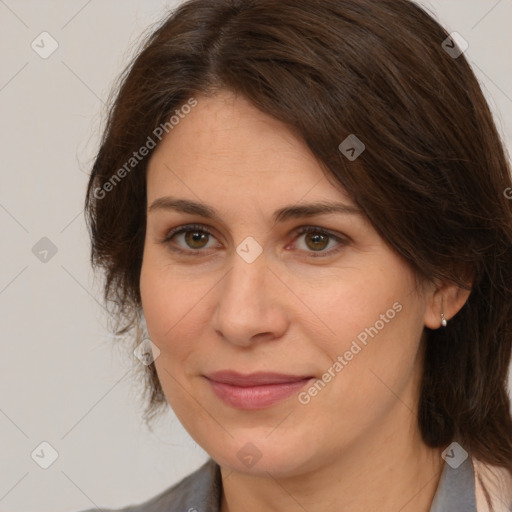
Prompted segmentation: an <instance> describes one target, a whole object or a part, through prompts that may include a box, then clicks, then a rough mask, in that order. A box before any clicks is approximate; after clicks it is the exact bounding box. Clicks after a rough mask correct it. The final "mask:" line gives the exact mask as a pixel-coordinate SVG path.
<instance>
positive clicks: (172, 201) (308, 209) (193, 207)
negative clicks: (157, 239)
mask: <svg viewBox="0 0 512 512" xmlns="http://www.w3.org/2000/svg"><path fill="white" fill-rule="evenodd" d="M156 210H173V211H177V212H181V213H188V214H191V215H199V216H200V217H206V218H209V219H213V220H216V221H218V222H222V221H221V218H220V216H219V215H218V214H217V212H216V211H215V210H214V209H213V208H212V207H211V206H208V205H206V204H204V203H199V202H196V201H191V200H189V199H176V198H173V197H169V196H166V197H159V198H158V199H155V200H154V201H153V202H152V203H151V206H150V207H149V208H148V212H152V211H156ZM329 213H339V214H346V215H362V211H361V210H360V209H359V208H357V207H356V206H352V205H347V204H344V203H333V202H326V201H319V202H315V203H310V204H297V205H289V206H285V207H283V208H280V209H279V210H276V211H275V212H274V215H273V221H274V223H277V222H284V221H286V220H289V219H298V218H305V217H314V216H316V215H325V214H329Z"/></svg>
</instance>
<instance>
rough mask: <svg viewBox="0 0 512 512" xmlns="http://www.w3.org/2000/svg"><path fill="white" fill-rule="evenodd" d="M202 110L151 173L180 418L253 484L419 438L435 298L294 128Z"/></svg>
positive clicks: (156, 296) (164, 339) (156, 158)
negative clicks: (329, 207)
mask: <svg viewBox="0 0 512 512" xmlns="http://www.w3.org/2000/svg"><path fill="white" fill-rule="evenodd" d="M196 99H197V101H198V103H197V106H195V107H194V108H192V109H191V111H190V113H189V114H187V115H184V116H183V118H180V120H179V123H178V124H176V125H175V126H174V128H173V129H172V131H170V132H169V134H168V135H167V136H166V137H165V138H164V139H163V140H162V142H161V143H160V145H159V147H158V148H157V149H156V150H155V153H154V154H153V156H152V157H151V161H150V163H149V167H148V175H147V199H148V216H147V230H146V239H145V247H144V260H143V264H142V272H141V280H140V285H141V294H142V303H143V309H144V314H145V318H146V322H147V327H148V332H149V335H150V338H151V340H152V341H153V343H154V344H155V345H156V346H157V347H158V348H159V349H160V355H159V357H158V358H157V359H156V361H155V364H156V369H157V372H158V377H159V379H160V382H161V384H162V387H163V390H164V392H165V395H166V397H167V399H168V401H169V403H170V405H171V406H172V408H173V410H174V411H175V413H176V415H177V417H178V418H179V420H180V421H181V422H182V424H183V425H184V427H185V428H186V429H187V431H188V432H189V433H190V435H191V436H192V437H193V438H194V439H195V441H196V442H197V443H198V444H199V445H201V446H202V447H203V448H204V450H206V451H207V452H208V453H209V454H210V455H211V456H212V457H213V458H214V459H215V460H216V461H217V462H218V463H219V464H221V465H222V466H224V467H228V468H232V469H234V470H236V471H242V472H246V473H253V474H260V473H261V474H263V472H265V471H269V472H271V473H272V474H273V475H281V476H285V475H292V474H294V473H296V472H304V471H307V470H313V469H315V468H317V467H319V466H321V465H322V464H325V463H326V462H328V461H330V460H333V458H336V457H340V456H342V455H344V454H348V453H349V452H350V451H353V450H354V449H364V447H367V448H368V447H369V446H371V444H369V443H368V441H369V440H375V439H380V440H382V442H392V441H393V439H394V438H397V439H400V437H401V436H404V435H407V436H410V435H411V432H414V431H415V429H417V427H416V424H417V420H416V416H415V414H411V411H414V407H415V404H416V402H417V394H418V382H419V377H420V374H421V357H420V350H419V347H420V338H421V335H422V332H423V327H424V325H425V318H426V316H427V315H428V310H429V308H430V306H429V301H428V299H427V293H430V292H427V291H426V289H427V288H426V287H425V288H423V287H421V288H419V287H418V286H417V285H416V281H415V279H414V276H413V273H412V271H411V269H410V268H409V266H408V265H407V264H406V263H405V262H404V260H403V259H401V258H400V257H399V256H398V255H397V254H396V253H394V252H392V250H391V249H390V248H389V246H387V245H386V244H385V243H384V241H383V239H382V238H381V237H380V236H379V235H378V234H377V232H376V231H375V229H374V228H373V227H372V225H371V224H370V223H369V222H368V221H367V220H366V218H365V217H364V216H362V215H361V214H360V213H358V210H357V208H356V206H355V204H354V203H353V202H351V201H350V199H349V198H348V196H347V195H346V194H345V193H344V192H343V190H342V189H341V188H340V187H335V186H334V185H333V183H332V180H331V181H328V179H327V178H326V176H325V175H324V173H323V172H322V170H321V168H320V166H319V165H318V163H317V161H316V160H315V158H314V157H313V156H312V154H311V153H310V151H309V150H308V149H307V147H306V146H305V145H304V143H303V142H301V140H299V139H298V138H297V137H296V136H294V135H293V134H292V132H291V131H289V130H288V129H287V127H286V126H285V125H284V124H282V123H280V122H278V121H276V120H275V119H273V118H271V117H269V116H267V115H266V114H263V113H261V112H260V111H259V110H257V109H255V108H254V107H253V106H251V104H250V103H249V102H247V101H246V100H245V99H244V98H242V97H236V96H234V95H231V94H230V93H227V92H223V93H220V94H218V95H216V96H215V97H211V98H206V97H202V96H197V97H196ZM192 203H194V204H197V206H195V207H192ZM318 203H322V204H326V203H329V204H337V205H341V207H340V209H339V210H338V211H331V212H330V213H329V212H328V213H325V212H324V213H321V212H317V207H316V206H313V205H318ZM173 205H174V206H173ZM179 206H181V207H179ZM314 212H317V213H315V214H314V215H310V213H314ZM190 224H193V225H195V226H192V227H190V226H189V225H190ZM186 226H189V227H188V228H187V229H188V231H184V232H180V233H177V234H175V235H174V236H172V234H171V233H170V232H171V230H173V229H176V228H181V227H186ZM308 226H310V227H311V228H312V229H311V232H309V233H303V232H302V230H303V229H304V228H305V227H308ZM208 233H209V234H208ZM222 371H230V372H236V373H237V374H240V375H233V374H226V375H221V374H220V375H217V376H215V375H214V373H216V372H222ZM261 372H264V373H265V374H269V373H270V374H279V375H278V376H276V375H265V374H262V375H259V376H258V375H250V374H256V373H261ZM244 377H248V378H244ZM368 450H369V448H368ZM367 455H369V454H368V453H367Z"/></svg>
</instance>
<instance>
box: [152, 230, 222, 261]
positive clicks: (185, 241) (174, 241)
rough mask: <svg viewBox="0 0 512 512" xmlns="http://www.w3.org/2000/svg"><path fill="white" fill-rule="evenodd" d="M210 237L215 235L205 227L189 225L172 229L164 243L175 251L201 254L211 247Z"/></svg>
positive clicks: (195, 254)
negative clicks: (209, 244)
mask: <svg viewBox="0 0 512 512" xmlns="http://www.w3.org/2000/svg"><path fill="white" fill-rule="evenodd" d="M210 239H214V237H213V235H212V233H210V231H208V230H207V229H206V228H205V227H203V226H200V225H187V226H180V227H178V228H175V229H172V230H171V231H170V232H169V233H168V235H167V236H166V237H165V239H164V240H162V243H163V244H165V245H167V246H169V248H170V249H171V250H173V251H176V252H182V253H188V254H191V255H194V256H201V255H203V254H205V253H206V251H204V250H203V249H206V248H210V247H211V246H210V247H209V246H208V243H209V242H210Z"/></svg>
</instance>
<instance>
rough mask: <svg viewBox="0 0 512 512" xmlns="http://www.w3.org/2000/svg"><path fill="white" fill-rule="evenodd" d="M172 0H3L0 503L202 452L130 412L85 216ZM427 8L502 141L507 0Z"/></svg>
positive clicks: (177, 474) (107, 484)
mask: <svg viewBox="0 0 512 512" xmlns="http://www.w3.org/2000/svg"><path fill="white" fill-rule="evenodd" d="M173 5H175V2H170V1H168V2H165V1H163V0H162V1H156V0H153V1H148V0H146V1H142V0H122V1H121V0H107V1H105V0H103V1H100V0H89V1H86V0H68V1H64V0H59V1H57V0H53V1H40V0H39V1H38V0H26V1H21V0H0V20H1V30H0V48H1V50H0V51H1V55H2V66H1V69H0V109H1V110H0V111H1V118H0V119H1V122H0V137H1V138H0V140H1V141H2V152H1V154H2V168H1V169H2V171H1V177H2V186H1V196H0V225H1V228H2V233H3V243H2V251H1V252H0V269H1V270H0V311H1V313H2V316H1V318H2V323H1V326H2V327H1V328H2V357H1V367H0V375H1V379H2V386H1V395H0V412H1V414H0V427H1V432H2V441H3V442H2V451H1V454H0V460H1V461H2V467H1V474H0V511H10V512H21V511H34V510H37V511H39V512H59V511H66V512H72V511H77V510H81V509H84V508H92V507H94V506H95V505H97V506H100V507H107V508H108V507H120V506H124V505H127V504H130V503H137V502H141V501H144V500H146V499H147V498H149V497H151V496H153V495H155V494H157V493H158V492H160V491H161V490H163V489H165V488H166V487H168V486H169V485H171V484H172V483H174V482H176V481H178V480H179V479H181V478H182V477H183V476H184V475H186V474H188V473H190V472H191V471H193V470H194V469H195V468H197V467H199V465H200V464H202V462H203V461H205V460H206V458H207V456H206V454H205V452H204V451H203V450H202V449H200V448H199V447H198V446H197V445H196V444H195V443H194V442H193V441H192V440H191V439H190V437H189V436H188V435H187V434H186V433H185V432H184V430H183V428H182V427H181V425H180V424H179V422H178V421H177V420H176V418H175V417H174V416H173V415H172V413H170V414H169V415H168V416H167V417H166V418H165V419H164V420H163V421H161V422H160V424H159V426H158V428H157V429H156V431H155V432H154V433H151V432H149V431H148V430H147V429H146V428H145V427H144V426H143V425H142V424H141V421H140V413H141V410H140V408H139V405H138V404H139V402H137V386H136V383H132V382H130V381H129V378H128V377H127V373H128V371H129V367H130V364H131V363H130V360H129V356H126V355H124V356H123V355H122V354H121V352H120V350H116V349H115V348H113V347H114V346H115V340H114V339H113V338H112V337H111V336H110V335H109V333H108V331H107V329H106V319H105V315H104V310H103V308H102V306H101V304H100V302H101V298H100V288H99V281H98V280H97V279H96V280H95V279H93V274H92V271H91V270H90V267H89V262H88V257H89V240H88V235H87V231H86V228H85V223H84V219H83V215H82V207H83V199H84V191H85V186H86V182H87V173H88V171H89V168H90V164H91V162H92V158H93V156H94V152H95V150H96V149H97V143H98V137H99V133H100V128H101V126H102V121H103V119H104V111H105V108H104V103H105V102H106V100H107V97H108V94H109V91H110V89H111V85H112V82H113V80H114V79H115V78H116V77H117V76H118V74H119V72H120V70H121V69H122V68H123V67H124V65H125V64H126V63H127V62H128V60H129V58H130V56H131V55H133V51H134V49H135V48H136V44H137V42H138V41H139V38H140V36H141V34H142V32H143V31H145V30H146V29H147V28H148V26H149V25H150V24H152V23H154V22H156V21H158V20H159V19H160V18H161V17H162V15H163V14H164V13H165V11H166V9H168V8H169V7H170V6H173ZM424 5H429V6H430V9H431V10H433V11H434V12H435V13H436V14H437V17H438V19H439V20H440V21H441V22H442V23H443V25H444V26H445V27H446V28H447V29H448V31H449V32H451V31H457V32H459V33H460V34H462V35H463V37H464V38H465V39H466V40H467V41H468V42H469V49H468V50H467V51H466V56H467V58H468V59H469V61H470V63H471V64H472V65H473V68H474V70H475V72H476V74H477V76H478V78H479V79H480V80H481V83H482V84H483V87H484V92H485V94H486V96H487V98H488V100H489V102H490V105H491V108H492V109H493V112H494V113H495V117H496V121H497V125H498V129H499V130H500V133H501V134H502V136H503V139H504V140H505V142H506V145H507V147H508V148H510V147H511V146H512V73H511V64H510V60H509V58H510V55H511V54H512V51H511V50H512V48H511V36H510V32H509V27H510V20H511V19H512V0H500V1H487V0H458V1H453V0H452V1H446V0H445V1H442V0H436V1H431V2H429V3H426V2H424ZM43 31H47V32H49V33H50V34H51V35H52V36H53V38H55V39H56V40H57V42H58V44H59V47H58V49H57V50H56V51H55V53H53V54H52V55H51V56H50V57H49V58H48V59H42V58H41V57H40V56H39V55H38V54H37V53H36V52H35V51H34V50H32V48H31V42H32V41H33V40H34V39H35V38H36V37H37V36H38V35H39V34H40V33H41V32H43ZM439 43H441V41H440V42H439ZM509 151H510V149H509ZM42 237H48V238H49V239H50V240H51V241H52V242H53V243H54V244H55V245H56V247H57V249H58V252H57V253H56V254H55V256H53V257H52V258H51V259H49V261H47V262H46V263H43V262H41V261H39V259H37V258H36V257H35V255H34V254H33V253H32V247H33V246H34V244H36V242H38V240H40V239H41V238H42ZM42 441H47V442H49V443H50V444H51V445H52V446H53V447H54V448H55V449H56V450H57V452H58V454H59V456H58V458H57V460H56V462H55V463H54V464H53V465H52V466H50V467H49V468H48V469H46V470H44V469H41V468H40V467H39V466H38V465H37V464H36V463H35V462H34V461H33V460H32V458H31V453H32V451H33V450H34V449H35V448H36V447H37V446H38V445H39V444H40V443H41V442H42Z"/></svg>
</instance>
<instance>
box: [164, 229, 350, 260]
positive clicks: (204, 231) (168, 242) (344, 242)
mask: <svg viewBox="0 0 512 512" xmlns="http://www.w3.org/2000/svg"><path fill="white" fill-rule="evenodd" d="M189 231H195V232H199V233H202V234H206V235H208V236H212V237H213V236H214V235H213V233H212V232H211V231H209V230H208V229H206V228H205V227H204V226H202V225H200V224H187V225H185V226H180V227H177V228H174V229H172V230H171V231H169V233H168V234H167V235H166V237H165V238H164V240H162V243H163V244H165V245H167V246H168V247H169V248H170V249H171V250H172V251H175V252H178V253H181V254H187V255H193V256H202V254H201V253H203V252H204V251H203V250H202V249H198V250H194V249H190V250H184V249H182V248H180V247H177V246H173V245H172V244H171V240H172V239H173V238H174V237H176V236H177V235H179V234H181V233H187V232H189ZM308 233H315V234H319V235H324V236H328V237H329V238H331V239H333V240H335V241H336V242H338V243H339V245H338V247H337V248H334V249H330V250H328V251H317V252H315V251H306V252H310V253H311V254H310V256H311V257H313V258H321V257H326V256H331V255H332V254H335V253H337V252H339V251H341V250H342V249H343V248H344V246H345V245H347V243H348V240H347V239H345V238H342V237H340V236H336V235H334V234H333V233H331V232H330V231H327V230H325V229H324V228H320V227H317V226H303V227H302V228H299V231H298V232H297V234H296V238H298V237H300V236H302V235H304V234H308Z"/></svg>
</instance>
